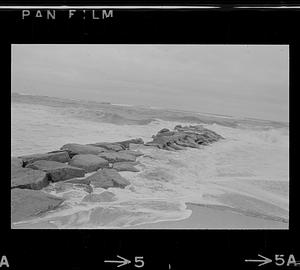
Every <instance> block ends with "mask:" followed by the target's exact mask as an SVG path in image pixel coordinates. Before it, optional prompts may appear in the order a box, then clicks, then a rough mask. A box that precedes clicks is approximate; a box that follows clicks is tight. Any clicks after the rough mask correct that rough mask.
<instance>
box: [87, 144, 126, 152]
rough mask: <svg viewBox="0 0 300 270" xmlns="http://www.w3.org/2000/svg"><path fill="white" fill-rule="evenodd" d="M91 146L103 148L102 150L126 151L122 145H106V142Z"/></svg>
mask: <svg viewBox="0 0 300 270" xmlns="http://www.w3.org/2000/svg"><path fill="white" fill-rule="evenodd" d="M89 145H92V146H97V147H102V148H105V149H107V150H109V151H116V152H117V151H121V150H124V147H123V146H122V145H120V144H117V143H106V142H102V143H101V142H100V143H93V144H89Z"/></svg>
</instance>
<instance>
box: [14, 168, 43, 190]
mask: <svg viewBox="0 0 300 270" xmlns="http://www.w3.org/2000/svg"><path fill="white" fill-rule="evenodd" d="M48 184H49V179H48V175H47V173H45V172H43V171H40V170H32V169H29V168H11V184H10V185H11V188H27V189H36V190H38V189H42V188H44V187H46V186H48Z"/></svg>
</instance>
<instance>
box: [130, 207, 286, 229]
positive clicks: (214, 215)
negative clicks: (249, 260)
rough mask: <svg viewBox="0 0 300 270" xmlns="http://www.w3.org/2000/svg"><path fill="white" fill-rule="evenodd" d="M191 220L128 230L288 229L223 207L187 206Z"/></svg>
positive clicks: (271, 221)
mask: <svg viewBox="0 0 300 270" xmlns="http://www.w3.org/2000/svg"><path fill="white" fill-rule="evenodd" d="M187 206H188V207H187V208H188V209H191V210H192V214H191V216H190V217H189V218H187V219H183V220H178V221H162V222H157V223H151V224H150V223H148V224H142V225H137V226H131V227H127V228H128V229H288V223H286V222H282V221H279V220H278V221H277V220H270V219H266V218H261V217H254V216H247V215H245V214H242V213H239V212H235V211H232V210H231V209H230V208H226V207H222V206H203V205H201V206H200V205H196V204H187Z"/></svg>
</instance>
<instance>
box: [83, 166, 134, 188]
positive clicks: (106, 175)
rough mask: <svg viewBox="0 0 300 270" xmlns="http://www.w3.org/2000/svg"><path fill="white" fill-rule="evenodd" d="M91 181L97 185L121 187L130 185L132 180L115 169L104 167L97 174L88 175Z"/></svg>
mask: <svg viewBox="0 0 300 270" xmlns="http://www.w3.org/2000/svg"><path fill="white" fill-rule="evenodd" d="M87 179H88V180H90V181H91V184H92V185H94V186H95V187H101V188H110V187H119V188H124V187H126V186H128V185H130V182H129V181H128V180H127V179H125V178H124V177H122V176H121V175H120V174H119V173H118V172H117V171H116V170H114V169H106V168H105V169H102V170H99V171H98V172H96V173H95V174H93V175H91V176H89V177H87Z"/></svg>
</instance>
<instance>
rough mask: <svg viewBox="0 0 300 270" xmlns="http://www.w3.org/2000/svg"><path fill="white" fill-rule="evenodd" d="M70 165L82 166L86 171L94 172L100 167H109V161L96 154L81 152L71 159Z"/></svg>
mask: <svg viewBox="0 0 300 270" xmlns="http://www.w3.org/2000/svg"><path fill="white" fill-rule="evenodd" d="M69 165H71V166H73V167H77V168H82V169H84V170H85V171H86V172H94V171H97V170H98V169H100V168H104V167H108V161H107V160H106V159H104V158H101V157H99V156H96V155H91V154H79V155H75V156H74V157H73V158H72V159H71V160H70V162H69Z"/></svg>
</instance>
